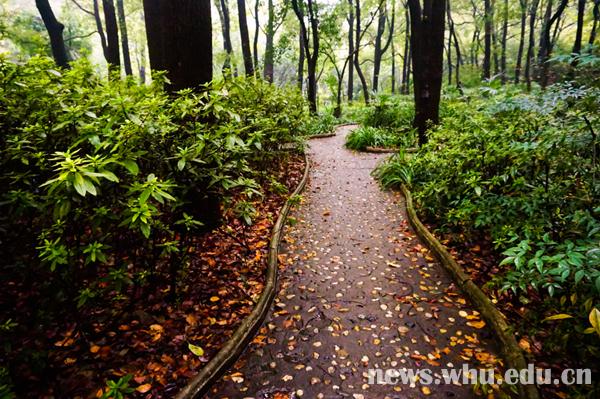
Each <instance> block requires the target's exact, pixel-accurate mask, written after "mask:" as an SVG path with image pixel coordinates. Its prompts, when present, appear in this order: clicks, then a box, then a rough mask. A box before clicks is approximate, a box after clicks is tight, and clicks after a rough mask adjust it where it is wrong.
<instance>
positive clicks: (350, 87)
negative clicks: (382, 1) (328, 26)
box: [347, 0, 354, 102]
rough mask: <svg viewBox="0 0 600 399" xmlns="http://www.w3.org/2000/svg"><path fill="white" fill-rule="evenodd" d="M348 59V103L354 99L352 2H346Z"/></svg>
mask: <svg viewBox="0 0 600 399" xmlns="http://www.w3.org/2000/svg"><path fill="white" fill-rule="evenodd" d="M348 5H349V7H348V18H347V21H348V57H349V58H350V60H351V61H350V64H349V65H348V101H349V102H351V101H352V100H353V99H354V61H353V59H354V5H353V4H352V0H348Z"/></svg>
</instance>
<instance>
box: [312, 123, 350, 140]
mask: <svg viewBox="0 0 600 399" xmlns="http://www.w3.org/2000/svg"><path fill="white" fill-rule="evenodd" d="M354 125H357V124H356V123H354V122H348V123H341V124H339V125H335V126H334V127H333V131H332V132H331V133H323V134H314V135H312V136H308V137H307V139H309V140H310V139H324V138H327V137H334V136H337V133H336V130H338V129H339V128H341V127H344V126H354Z"/></svg>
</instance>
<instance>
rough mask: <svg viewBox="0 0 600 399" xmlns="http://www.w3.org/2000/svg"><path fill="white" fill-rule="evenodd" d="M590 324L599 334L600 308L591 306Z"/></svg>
mask: <svg viewBox="0 0 600 399" xmlns="http://www.w3.org/2000/svg"><path fill="white" fill-rule="evenodd" d="M589 320H590V324H591V325H592V327H593V328H594V330H596V332H597V333H598V335H600V310H598V309H596V308H593V309H592V311H591V312H590V315H589Z"/></svg>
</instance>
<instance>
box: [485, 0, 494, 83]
mask: <svg viewBox="0 0 600 399" xmlns="http://www.w3.org/2000/svg"><path fill="white" fill-rule="evenodd" d="M483 4H484V8H485V14H484V29H483V79H488V80H489V79H490V78H491V77H492V4H491V0H484V2H483Z"/></svg>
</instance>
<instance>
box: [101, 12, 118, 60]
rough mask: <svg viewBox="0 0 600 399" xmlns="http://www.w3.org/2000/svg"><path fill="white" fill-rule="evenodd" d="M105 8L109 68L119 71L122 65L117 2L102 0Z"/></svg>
mask: <svg viewBox="0 0 600 399" xmlns="http://www.w3.org/2000/svg"><path fill="white" fill-rule="evenodd" d="M102 8H103V9H104V23H105V24H106V44H107V53H106V54H107V58H106V62H107V63H108V68H109V69H110V70H113V69H114V70H115V71H118V70H119V67H120V65H121V57H120V55H119V26H118V25H117V15H116V13H115V4H114V2H113V0H102Z"/></svg>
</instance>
